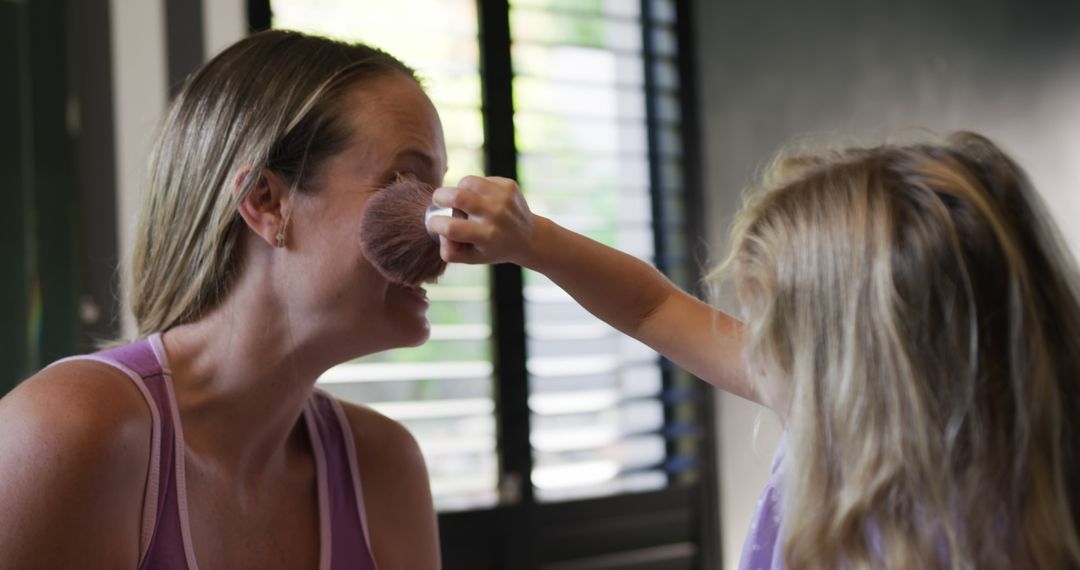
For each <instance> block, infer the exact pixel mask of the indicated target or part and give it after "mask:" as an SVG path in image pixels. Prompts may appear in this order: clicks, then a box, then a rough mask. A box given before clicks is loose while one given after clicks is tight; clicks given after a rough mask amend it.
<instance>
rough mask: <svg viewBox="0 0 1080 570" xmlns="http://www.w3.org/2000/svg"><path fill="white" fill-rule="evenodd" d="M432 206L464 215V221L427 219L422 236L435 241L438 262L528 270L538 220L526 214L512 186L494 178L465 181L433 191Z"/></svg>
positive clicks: (448, 218) (510, 182)
mask: <svg viewBox="0 0 1080 570" xmlns="http://www.w3.org/2000/svg"><path fill="white" fill-rule="evenodd" d="M432 200H433V201H434V202H435V204H437V205H439V206H442V207H444V208H447V207H449V208H455V209H458V210H461V211H463V212H465V213H466V214H467V215H468V219H464V218H456V217H454V218H451V217H449V216H432V217H431V218H429V219H428V222H427V228H428V231H430V232H432V233H435V234H438V235H439V253H440V255H442V258H443V260H444V261H447V262H457V263H502V262H510V263H516V264H518V265H523V266H528V264H529V261H530V259H531V258H532V257H533V255H534V253H535V243H534V238H535V234H536V229H537V225H538V216H536V215H534V214H533V213H532V212H531V211H530V210H529V205H528V204H527V203H526V202H525V197H524V196H523V195H522V194H521V189H520V188H518V185H517V183H516V182H514V181H513V180H510V179H509V178H500V177H498V176H489V177H487V178H481V177H479V176H466V177H465V178H462V179H461V182H459V183H458V185H457V186H456V187H444V188H438V189H436V190H435V193H434V195H433V196H432Z"/></svg>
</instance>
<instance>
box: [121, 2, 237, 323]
mask: <svg viewBox="0 0 1080 570" xmlns="http://www.w3.org/2000/svg"><path fill="white" fill-rule="evenodd" d="M202 9H203V32H204V33H203V38H204V53H205V54H207V56H208V57H212V56H213V55H215V54H217V53H218V52H219V51H221V49H223V48H224V47H226V46H228V45H230V44H232V43H233V42H235V41H236V40H239V39H240V38H242V37H243V36H244V34H246V33H247V11H246V4H245V3H244V2H243V1H242V0H203V5H202ZM110 16H111V24H112V42H113V43H112V67H113V98H114V101H113V109H114V110H113V116H114V120H115V125H114V128H115V133H116V173H117V189H116V208H117V225H118V226H119V228H118V239H119V245H120V256H121V257H120V258H121V259H122V260H124V261H125V262H126V260H127V259H128V258H129V256H130V254H131V244H132V240H133V233H134V230H135V223H136V219H137V216H138V211H139V207H140V205H141V200H142V190H143V183H144V179H145V176H146V168H147V162H148V158H149V150H150V145H151V144H152V142H153V140H154V136H155V135H156V132H157V128H158V123H159V121H160V120H161V118H162V115H163V114H164V112H165V107H166V105H167V104H168V97H169V96H168V81H169V80H168V66H167V48H166V45H167V44H166V35H165V6H164V0H112V2H111V4H110ZM121 283H122V285H126V284H127V281H126V280H121ZM123 326H124V330H123V334H124V335H125V336H126V337H130V336H131V335H132V334H133V333H134V322H133V321H132V320H131V316H130V315H128V314H125V315H124V319H123Z"/></svg>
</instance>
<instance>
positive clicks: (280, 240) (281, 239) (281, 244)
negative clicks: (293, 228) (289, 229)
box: [274, 232, 285, 247]
mask: <svg viewBox="0 0 1080 570" xmlns="http://www.w3.org/2000/svg"><path fill="white" fill-rule="evenodd" d="M274 239H275V240H277V246H278V247H285V232H278V234H277V235H276V236H274Z"/></svg>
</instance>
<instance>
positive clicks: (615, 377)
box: [510, 0, 696, 502]
mask: <svg viewBox="0 0 1080 570" xmlns="http://www.w3.org/2000/svg"><path fill="white" fill-rule="evenodd" d="M642 7H643V4H642V2H641V1H640V0H586V1H569V0H511V2H510V23H511V39H512V43H513V45H512V57H513V63H514V71H515V77H514V80H513V89H514V100H515V109H514V111H515V115H514V125H515V129H516V131H515V133H516V140H517V146H518V164H519V179H520V182H521V185H522V187H523V189H524V190H525V193H526V195H527V197H528V199H529V202H530V204H531V205H532V207H533V209H534V210H535V211H537V212H539V213H542V214H543V215H546V216H549V217H552V218H553V219H555V220H556V221H558V222H559V223H560V224H562V225H564V226H567V227H569V228H570V229H573V230H575V231H578V232H580V233H583V234H585V235H587V236H590V237H592V238H593V239H596V240H598V241H601V242H603V243H606V244H608V245H611V246H613V247H616V248H618V249H621V250H623V251H626V252H628V253H630V254H631V255H634V256H636V257H639V258H641V259H643V260H645V261H647V262H649V263H654V264H657V265H659V266H661V267H662V268H664V269H665V270H667V272H668V274H669V275H671V276H673V277H675V278H676V281H678V280H679V279H680V277H681V278H683V280H685V275H686V274H687V272H686V271H685V269H684V268H683V267H681V266H682V265H685V262H686V258H685V248H684V246H683V244H681V243H680V239H682V240H684V239H685V238H684V236H685V228H684V224H683V221H682V219H681V213H682V211H683V210H682V208H681V204H679V203H678V202H679V200H680V199H681V198H680V194H681V192H682V190H683V188H682V186H681V171H680V170H679V168H680V155H679V153H680V148H679V142H678V141H679V137H680V134H679V131H678V120H679V100H678V91H677V89H678V77H677V76H678V72H677V68H676V66H675V63H674V58H675V56H676V52H675V42H674V41H673V37H674V36H673V34H674V32H673V29H672V26H673V21H674V6H673V4H672V2H670V1H660V2H654V3H652V4H651V5H650V6H649V7H650V10H648V12H649V13H648V14H645V13H643V9H642ZM648 34H652V35H651V36H650V35H648ZM646 44H649V45H648V46H647V45H646ZM647 48H652V51H650V50H649V49H647ZM650 78H656V80H655V81H650ZM650 96H652V98H650ZM650 104H651V105H653V108H652V112H651V113H650V108H649V105H650ZM657 111H659V113H657ZM650 127H652V130H650ZM656 127H660V128H659V129H657V128H656ZM665 202H668V203H669V204H664V203H665ZM665 206H666V207H665ZM658 216H659V217H658ZM661 233H663V234H664V235H663V236H661V235H660V234H661ZM658 246H660V247H661V248H662V249H663V251H658ZM680 255H681V256H682V257H680ZM525 283H526V286H525V292H524V294H525V309H526V320H527V336H528V351H527V352H528V363H527V367H528V372H529V381H530V397H529V408H530V410H531V413H532V416H533V417H532V435H531V445H532V449H533V455H534V469H533V475H532V482H533V484H534V486H535V488H536V496H537V499H538V500H539V501H541V502H556V501H565V500H570V499H582V498H587V497H599V496H605V495H613V494H620V493H626V492H636V491H648V490H655V489H661V488H664V487H666V486H668V485H669V484H670V483H671V482H672V480H673V479H678V478H679V477H680V476H681V474H682V473H683V472H686V471H689V470H691V469H692V467H693V465H694V458H695V457H696V447H695V437H694V435H695V433H696V426H695V423H694V420H695V417H694V413H693V406H692V405H690V404H689V400H690V399H691V394H692V392H691V391H690V390H686V389H684V388H683V386H685V385H686V383H687V382H692V379H689V378H685V377H681V378H680V377H678V376H679V375H678V373H676V372H675V371H674V370H673V369H671V368H670V366H666V363H664V362H662V361H661V359H660V358H659V356H658V355H657V354H656V353H655V352H653V351H651V350H650V349H648V348H647V347H645V346H643V345H642V344H640V343H638V342H637V341H635V340H633V339H631V338H629V337H626V336H624V335H622V334H620V333H618V332H617V331H615V330H614V329H613V328H611V327H609V326H608V325H606V324H604V323H602V322H601V321H599V320H597V319H596V318H594V317H592V316H591V315H589V314H588V313H587V312H586V311H585V310H584V309H582V308H581V307H579V306H578V305H577V304H576V303H575V302H574V301H573V300H572V299H571V298H570V296H569V295H567V294H566V293H565V292H563V291H562V290H561V289H559V288H558V287H557V286H556V285H555V284H553V283H552V282H551V281H550V280H548V279H546V278H545V277H544V276H542V275H540V274H536V273H532V272H527V274H526V277H525ZM605 286H606V287H610V288H613V289H615V288H625V287H632V286H633V284H628V283H607V284H605ZM683 376H685V375H683Z"/></svg>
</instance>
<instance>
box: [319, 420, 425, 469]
mask: <svg viewBox="0 0 1080 570" xmlns="http://www.w3.org/2000/svg"><path fill="white" fill-rule="evenodd" d="M338 402H339V403H340V404H341V408H342V410H343V411H344V412H345V418H346V419H347V420H348V422H349V427H350V428H352V433H353V439H354V440H355V441H356V451H357V456H358V457H360V458H361V461H362V462H363V463H364V466H365V468H364V472H365V476H366V475H367V471H368V470H369V469H373V468H377V467H376V465H377V464H378V463H382V462H383V461H389V462H390V463H391V464H393V465H395V466H396V467H395V469H396V470H401V469H405V470H407V471H410V472H411V471H416V470H419V471H421V472H422V473H423V477H424V482H425V484H426V482H427V468H426V467H425V465H424V456H423V455H422V454H421V453H420V446H419V444H417V443H416V438H414V437H413V435H412V434H411V433H409V430H407V429H405V426H403V425H401V424H400V423H398V422H397V421H395V420H393V419H391V418H389V417H387V416H385V415H383V414H381V413H379V412H378V411H376V410H374V409H373V408H371V407H369V406H364V405H361V404H354V403H352V402H347V401H345V400H340V399H338ZM380 460H381V461H380Z"/></svg>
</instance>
